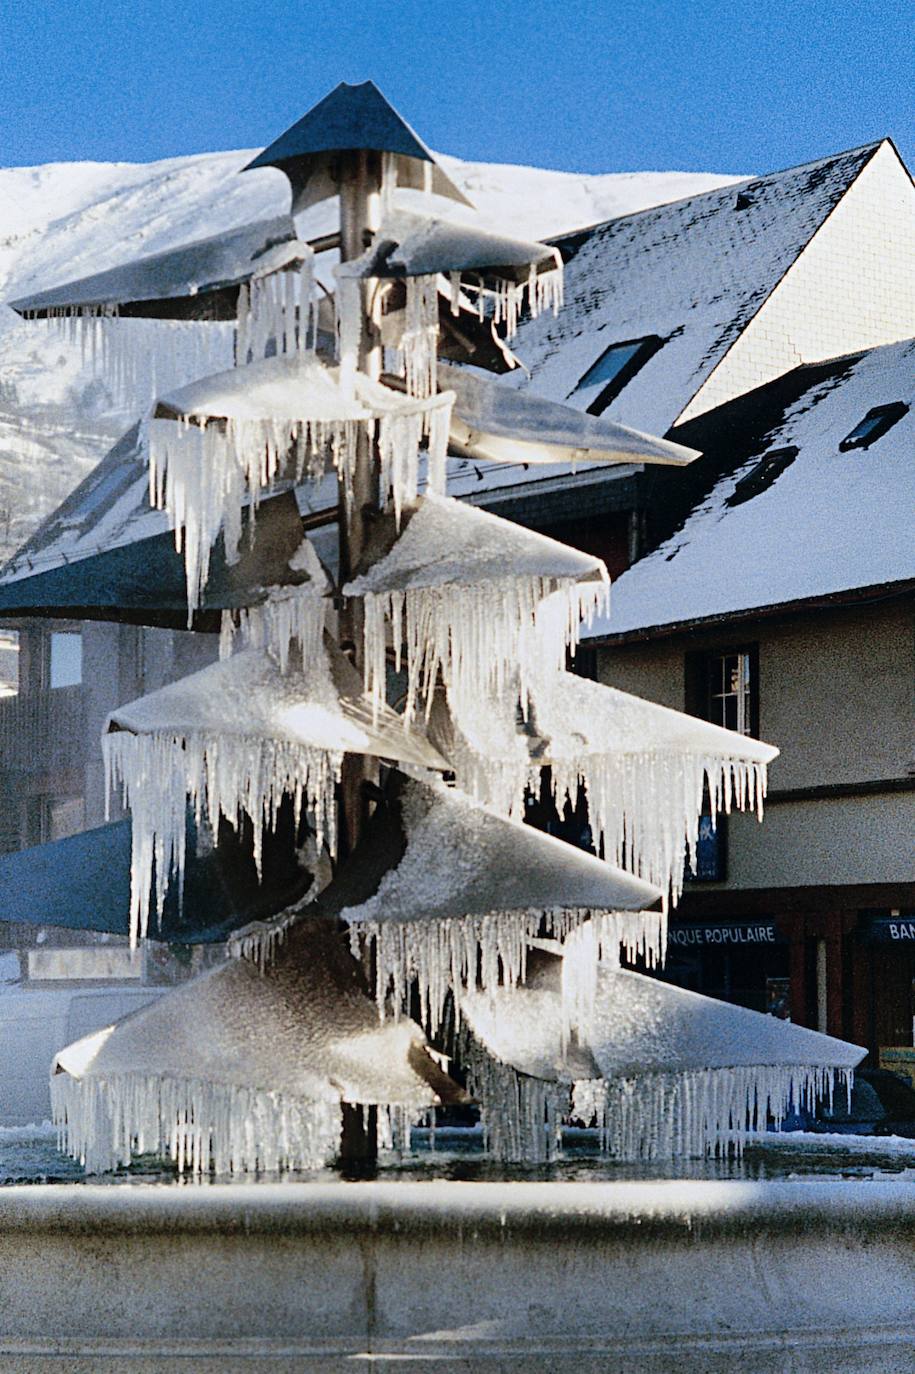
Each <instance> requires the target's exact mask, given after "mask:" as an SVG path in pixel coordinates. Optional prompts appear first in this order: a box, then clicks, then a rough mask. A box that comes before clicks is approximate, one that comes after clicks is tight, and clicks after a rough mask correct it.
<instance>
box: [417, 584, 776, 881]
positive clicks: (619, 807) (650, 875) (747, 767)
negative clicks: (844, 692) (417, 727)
mask: <svg viewBox="0 0 915 1374" xmlns="http://www.w3.org/2000/svg"><path fill="white" fill-rule="evenodd" d="M547 609H548V610H550V611H552V609H553V608H552V607H549V608H547ZM560 609H562V608H560ZM524 696H526V697H527V701H528V708H527V717H526V720H523V721H519V718H518V703H519V702H520V701H521V700H522V698H523V697H524ZM448 701H449V707H450V719H449V716H448V713H446V712H445V711H444V710H443V709H442V707H441V706H440V705H437V707H436V710H435V712H434V713H433V716H432V721H431V733H432V736H433V738H434V739H436V740H437V742H438V744H439V747H440V748H442V749H443V750H444V751H445V752H446V753H447V754H448V756H449V758H451V759H452V760H453V763H454V767H455V771H456V776H457V779H458V783H459V785H460V786H462V787H463V788H464V789H465V790H467V791H468V792H470V793H471V794H472V795H474V796H476V797H479V799H480V800H481V801H485V802H487V803H488V804H490V805H492V806H495V807H496V809H497V810H500V811H502V812H504V813H505V814H507V815H511V814H515V813H517V812H519V811H520V810H521V808H522V807H523V804H524V795H525V791H526V789H527V788H529V787H533V788H534V789H535V790H538V789H539V786H540V776H541V770H542V769H543V768H544V767H545V766H549V768H550V770H551V772H550V780H551V785H552V789H553V792H554V795H555V797H556V799H557V802H558V804H559V805H560V807H561V806H562V805H563V803H564V802H565V800H566V798H568V799H570V800H571V802H572V804H573V805H574V803H575V800H576V797H577V795H578V790H579V787H583V788H584V790H585V793H586V796H587V802H588V818H589V822H590V825H591V830H592V834H593V837H594V841H595V844H598V845H600V846H602V847H603V851H604V853H605V855H606V857H607V858H608V859H609V860H610V861H611V862H612V863H615V864H619V865H621V866H622V867H625V868H628V869H631V870H632V871H633V872H634V873H638V874H640V875H641V876H642V877H644V878H646V879H647V880H648V881H649V882H652V883H656V884H658V885H659V886H660V887H662V888H664V889H665V890H666V889H667V888H670V890H671V893H672V895H673V898H674V900H676V899H677V897H678V895H679V893H680V891H681V889H682V886H683V872H684V862H685V857H686V854H687V853H690V854H691V855H692V854H693V853H694V847H695V842H696V836H697V833H698V829H699V817H700V815H701V814H702V811H703V806H704V805H705V800H706V797H708V798H709V799H710V801H711V806H712V811H713V814H714V813H718V812H720V811H725V812H728V811H730V810H731V808H732V807H734V806H736V807H738V808H741V809H742V808H752V809H755V810H756V811H757V813H758V814H759V815H760V817H761V815H762V805H763V799H764V797H765V793H766V775H767V769H768V765H769V763H771V761H772V760H773V759H774V758H775V757H776V756H777V754H778V750H777V749H776V748H775V747H774V746H773V745H770V744H765V743H763V741H762V740H756V739H752V738H750V737H749V736H748V735H741V734H738V733H737V732H736V731H733V730H725V729H723V728H722V727H721V726H718V725H713V724H711V723H710V722H709V721H703V720H699V719H698V718H697V717H695V716H689V715H686V714H684V713H682V712H679V711H672V710H670V709H669V708H668V707H665V706H659V705H657V704H656V703H655V702H651V701H644V700H642V699H641V698H640V697H635V696H632V695H631V694H630V693H628V692H621V691H619V690H618V689H616V688H614V687H606V686H604V685H603V684H602V683H599V682H592V681H590V680H589V679H587V678H582V677H579V676H577V675H576V674H574V673H567V672H565V671H564V670H562V669H559V670H556V669H554V670H552V671H550V670H549V668H548V667H546V666H544V663H543V659H542V658H541V659H540V660H539V662H538V663H537V665H536V666H535V667H532V668H531V669H529V671H528V674H527V677H526V679H525V681H524V684H523V687H522V681H521V678H520V676H516V678H515V682H514V687H513V689H511V688H509V689H508V690H504V691H502V693H501V694H499V695H497V694H495V693H492V692H490V694H489V695H488V696H483V695H482V694H479V695H477V697H476V698H474V697H468V696H467V695H466V694H460V693H453V692H452V693H449V698H448Z"/></svg>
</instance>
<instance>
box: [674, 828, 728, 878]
mask: <svg viewBox="0 0 915 1374" xmlns="http://www.w3.org/2000/svg"><path fill="white" fill-rule="evenodd" d="M683 876H684V878H685V879H686V881H687V882H692V883H722V882H724V880H725V878H726V877H727V838H726V820H725V817H724V816H719V817H718V821H717V824H716V823H715V821H714V819H713V818H712V816H711V815H710V814H709V813H708V812H706V813H705V814H704V815H702V816H700V817H699V833H698V835H697V836H696V848H695V864H693V863H691V862H690V858H689V854H688V853H687V856H686V865H685V868H684V873H683Z"/></svg>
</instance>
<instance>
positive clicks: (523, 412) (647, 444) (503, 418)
mask: <svg viewBox="0 0 915 1374" xmlns="http://www.w3.org/2000/svg"><path fill="white" fill-rule="evenodd" d="M438 376H439V385H440V386H441V387H442V388H443V390H448V391H453V392H454V408H453V410H452V412H451V444H450V450H451V452H452V453H455V454H462V455H465V456H467V457H470V458H481V459H488V460H489V461H490V462H493V463H534V464H540V463H570V464H571V465H572V468H573V471H574V468H575V465H576V464H578V463H589V464H598V463H660V464H664V465H669V466H674V467H683V466H685V465H686V464H687V463H691V462H692V461H693V460H694V459H695V458H697V457H698V454H697V453H696V450H695V449H691V448H686V447H684V446H683V445H682V444H674V443H671V442H670V440H669V439H658V438H656V437H655V436H654V435H652V434H642V433H640V432H639V431H638V430H635V429H627V428H626V426H625V425H619V424H616V423H615V421H613V420H607V419H605V418H604V417H603V416H599V415H588V414H586V413H583V412H582V411H580V410H575V409H574V408H573V407H572V406H566V405H562V404H560V403H559V402H557V401H548V400H545V399H544V397H542V396H538V395H536V394H535V393H534V392H533V391H520V390H518V389H517V388H515V387H509V386H506V385H505V384H504V383H503V382H496V381H493V380H492V379H491V378H490V377H486V376H483V375H481V374H480V373H479V372H475V371H472V370H471V369H468V368H465V367H455V366H453V365H452V364H449V363H439V369H438Z"/></svg>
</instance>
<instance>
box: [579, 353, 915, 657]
mask: <svg viewBox="0 0 915 1374" xmlns="http://www.w3.org/2000/svg"><path fill="white" fill-rule="evenodd" d="M806 371H808V370H807V369H801V370H799V372H798V374H797V376H798V377H799V378H803V376H804V373H805V372H806ZM809 371H810V375H811V383H810V385H809V386H808V387H807V388H806V389H805V390H804V392H803V394H802V395H801V396H800V397H799V399H797V400H796V401H794V402H793V404H791V405H790V406H789V408H788V410H787V412H786V413H785V414H784V416H783V417H778V418H779V419H780V421H781V422H780V423H777V424H776V425H775V426H774V427H773V428H772V429H771V431H770V432H769V433H768V435H767V439H766V444H765V447H764V448H763V449H761V450H760V451H759V452H757V454H756V455H755V456H753V457H746V458H744V460H743V461H742V462H740V463H739V464H738V465H737V466H736V467H732V470H731V471H730V472H729V473H728V474H727V475H726V476H722V477H720V478H719V479H718V480H717V482H716V483H715V485H714V486H713V488H712V490H711V492H709V493H708V494H707V495H706V496H705V497H704V498H703V499H702V500H701V501H700V502H699V503H698V504H697V505H696V506H695V507H694V509H693V510H692V511H691V512H690V514H689V515H688V516H687V518H686V520H685V522H684V524H683V525H682V527H681V528H680V529H679V530H677V531H676V533H674V534H673V535H671V537H670V538H669V539H667V540H666V541H665V542H664V543H663V544H661V546H660V547H659V548H658V549H657V550H656V551H655V552H653V553H651V554H649V555H648V556H647V557H646V558H643V559H641V560H640V561H639V562H638V563H636V564H634V565H633V567H631V568H630V569H629V570H628V571H627V572H625V573H624V574H623V575H622V577H620V578H619V579H618V580H617V582H615V584H614V587H613V592H612V597H611V604H610V614H609V617H604V618H603V619H597V620H595V622H594V623H593V625H592V626H591V628H590V630H588V631H587V632H586V633H587V634H588V635H589V636H590V637H594V638H603V637H606V636H608V635H618V634H628V633H632V632H637V631H643V630H647V629H649V628H651V627H655V626H672V625H677V624H683V623H684V622H690V621H696V620H703V619H707V618H709V617H718V616H726V615H733V614H736V613H738V612H745V611H750V610H753V609H756V608H763V607H768V606H776V605H784V604H786V603H791V602H798V601H805V600H810V599H812V598H818V597H823V596H831V595H835V594H836V593H842V592H848V591H851V590H854V589H858V588H866V587H876V586H884V585H886V584H887V583H896V582H906V581H909V580H910V579H915V538H913V533H912V531H913V512H915V463H913V456H915V339H911V340H908V341H905V342H902V343H898V344H889V345H887V346H885V347H883V348H875V349H871V350H870V351H868V352H866V353H864V354H861V355H857V356H856V357H852V358H850V359H848V360H847V361H845V362H844V363H843V362H842V361H841V360H840V361H839V362H837V364H836V365H835V367H834V368H833V369H832V371H831V374H827V375H826V377H825V380H824V369H823V368H821V367H820V368H816V369H810V370H809ZM894 402H901V403H903V404H904V405H907V406H909V407H910V409H909V410H908V412H907V413H906V414H903V415H902V417H901V419H899V420H898V421H897V422H896V423H895V424H893V425H892V427H891V428H889V429H888V430H887V431H886V433H884V434H883V435H882V436H881V437H879V438H877V439H875V440H874V441H873V443H871V444H870V445H869V446H868V447H861V448H850V449H847V450H846V451H844V452H843V451H842V450H841V449H840V444H841V442H842V440H843V439H845V438H846V437H847V436H848V435H849V434H850V433H851V432H852V430H853V429H854V428H855V426H856V425H858V424H859V423H860V421H861V420H863V419H864V417H865V416H866V415H867V414H868V412H869V411H871V410H872V409H873V408H874V407H877V406H884V405H891V404H892V403H894ZM786 448H787V449H789V450H790V449H793V448H796V449H797V455H796V456H795V457H794V458H793V459H792V460H791V461H790V462H788V463H787V466H785V467H783V468H782V470H781V471H780V472H777V471H776V469H777V468H778V467H779V466H781V465H780V464H779V463H778V462H777V461H776V463H775V464H771V463H770V465H769V474H768V475H770V476H771V475H772V474H773V473H774V474H775V475H774V480H772V481H771V482H770V483H769V484H768V485H766V478H765V477H763V473H764V468H765V463H764V460H765V457H766V455H767V454H769V455H772V454H774V453H776V452H777V451H779V450H783V449H786ZM785 456H786V457H787V456H788V455H785ZM761 464H762V465H763V466H762V467H761V466H760V465H761ZM757 472H758V474H759V476H760V477H761V478H762V480H761V481H759V482H758V484H757V485H758V487H761V488H763V489H760V490H757V494H755V495H754V494H752V493H753V490H754V485H753V484H752V483H746V484H745V485H744V486H743V487H741V489H740V491H738V490H737V488H738V485H739V484H740V483H741V482H742V480H743V479H746V478H748V477H749V476H750V474H754V473H757ZM735 498H736V499H735Z"/></svg>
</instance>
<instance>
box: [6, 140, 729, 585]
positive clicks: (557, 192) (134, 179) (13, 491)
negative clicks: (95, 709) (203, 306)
mask: <svg viewBox="0 0 915 1374" xmlns="http://www.w3.org/2000/svg"><path fill="white" fill-rule="evenodd" d="M253 153H254V150H251V149H248V150H244V151H235V152H226V153H202V154H195V155H193V156H190V157H180V158H170V159H168V160H166V161H162V162H153V163H89V162H87V163H50V164H48V165H46V166H41V167H12V168H5V169H0V301H2V300H11V299H12V300H14V299H16V298H17V297H19V296H23V295H26V294H28V293H30V292H32V291H36V290H39V289H44V288H46V287H50V286H53V285H56V284H58V283H61V282H65V281H70V280H73V279H75V278H78V277H81V276H87V275H89V274H90V273H93V272H98V271H102V270H104V269H105V268H108V267H115V266H118V265H119V264H120V263H123V262H128V261H130V260H132V259H133V258H136V257H140V256H144V255H146V254H149V253H155V252H160V251H162V250H165V249H168V248H173V247H175V246H177V245H178V244H181V243H186V242H188V241H190V240H192V239H196V238H203V237H205V236H207V235H209V234H214V233H220V232H222V231H225V230H228V229H232V228H236V227H238V226H239V225H242V224H245V223H248V222H250V221H252V220H257V219H263V218H268V217H270V216H272V215H277V214H283V213H285V212H286V211H287V210H288V208H289V187H288V183H287V181H286V179H285V177H284V176H283V175H282V173H280V172H278V171H276V170H274V169H272V168H265V169H262V170H258V171H256V172H250V173H247V174H246V175H245V176H240V175H239V172H240V169H241V168H242V167H244V166H245V164H246V163H247V162H248V161H249V160H250V158H251V157H252V156H253ZM442 162H443V165H444V166H445V167H446V169H447V171H448V172H449V174H450V175H451V176H452V177H453V178H454V179H455V180H456V181H457V182H458V183H459V184H460V185H461V186H462V187H463V188H464V189H465V190H466V192H467V194H468V196H469V197H470V198H471V199H472V200H473V201H474V203H475V205H476V207H477V210H478V212H479V215H478V218H479V219H480V220H482V221H484V222H485V223H486V224H488V225H498V226H500V227H501V228H502V229H503V230H504V231H505V232H508V233H513V234H520V235H523V236H526V237H535V238H536V237H543V236H546V235H549V234H557V233H560V232H562V231H566V230H569V229H573V228H576V227H583V226H585V225H588V224H593V223H595V222H596V221H599V220H603V219H607V218H610V217H612V216H615V215H620V214H628V213H631V212H632V211H634V210H640V209H643V208H645V207H647V206H650V205H657V204H661V203H663V202H666V201H669V200H675V199H679V198H681V197H683V196H688V195H694V194H696V193H697V192H700V191H705V190H707V189H710V188H712V187H716V186H720V185H722V184H725V183H727V182H729V181H732V180H734V179H735V178H729V177H720V176H713V175H709V174H704V173H687V172H670V173H664V172H637V173H622V174H618V173H609V174H606V175H601V176H580V175H577V174H573V173H568V172H553V171H544V170H541V169H539V168H532V167H515V166H507V165H497V164H488V163H469V162H461V161H459V160H458V159H456V158H450V157H443V158H442ZM437 208H438V210H439V211H440V212H444V213H446V214H449V215H452V216H453V217H457V218H465V219H468V218H471V219H472V218H477V216H475V215H474V212H473V211H468V210H466V209H463V208H462V207H459V206H456V205H454V204H453V203H451V202H441V203H440V204H438V205H437ZM334 213H335V210H334V207H333V205H332V204H328V203H325V204H324V205H322V206H316V207H315V208H314V210H313V211H312V212H311V215H310V218H309V224H308V226H307V232H308V233H309V234H320V233H325V232H328V231H329V230H330V229H332V228H334V227H335V226H334V224H333V216H334ZM133 418H135V417H133V416H132V415H130V414H128V413H125V412H124V411H123V410H119V409H118V408H117V407H116V406H115V405H114V404H113V403H112V400H111V397H110V396H109V395H108V394H107V393H106V391H105V389H104V387H102V386H100V385H99V384H98V382H97V381H95V380H94V379H93V377H92V374H91V369H90V367H89V366H88V365H87V364H84V363H83V360H82V357H81V354H80V350H79V347H78V345H75V344H72V343H70V342H69V341H67V340H65V339H63V338H61V336H60V335H59V334H57V333H56V332H54V331H50V330H48V329H47V328H46V326H44V325H41V324H33V325H28V324H25V323H23V322H22V321H21V320H19V318H18V317H17V316H16V315H15V314H14V313H13V312H12V311H10V310H9V309H8V308H7V307H6V306H3V305H0V559H2V558H5V557H6V556H8V555H9V554H10V553H11V552H12V551H13V550H14V549H15V548H16V547H18V546H19V545H20V544H21V543H22V542H23V540H24V539H25V538H26V537H27V535H28V534H29V533H30V532H31V531H32V530H33V529H34V528H35V527H36V525H37V524H38V523H39V521H40V520H41V519H43V518H44V517H45V516H46V515H47V514H48V513H49V512H50V511H51V510H53V509H54V508H55V507H56V506H57V505H58V504H59V503H60V501H61V500H62V499H63V497H64V496H65V495H66V494H67V493H68V492H69V491H70V490H72V488H73V487H74V486H76V484H77V483H78V482H79V481H80V480H82V478H83V477H85V476H86V474H87V473H88V472H89V471H90V469H91V468H92V467H93V466H94V464H95V463H96V462H97V461H98V459H99V458H100V457H101V456H102V454H103V453H105V452H106V450H107V449H108V448H110V447H111V444H112V443H113V442H114V440H115V438H116V437H117V436H118V435H119V434H120V433H122V432H123V430H124V429H126V427H127V425H128V424H129V423H130V421H131V419H133Z"/></svg>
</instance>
